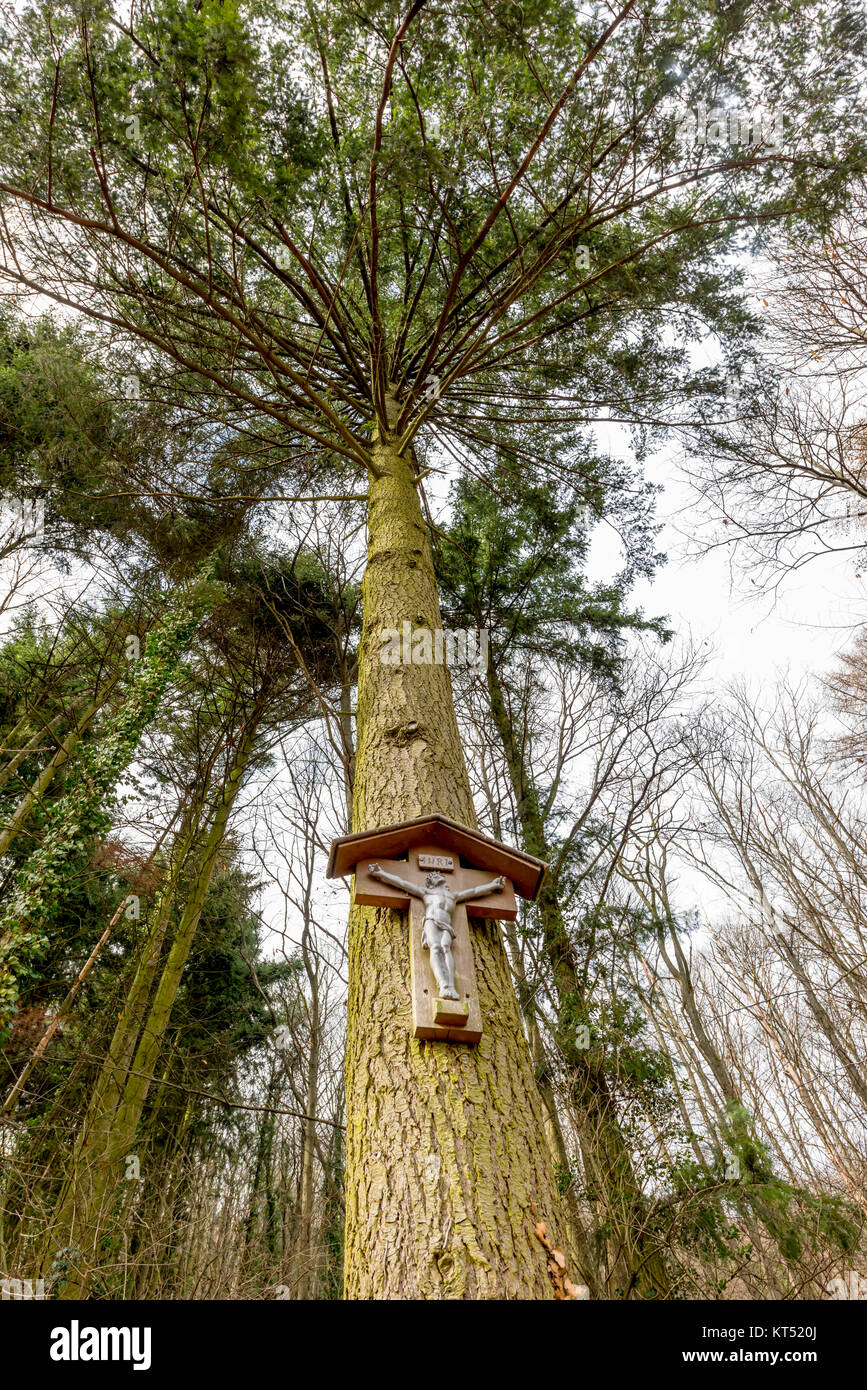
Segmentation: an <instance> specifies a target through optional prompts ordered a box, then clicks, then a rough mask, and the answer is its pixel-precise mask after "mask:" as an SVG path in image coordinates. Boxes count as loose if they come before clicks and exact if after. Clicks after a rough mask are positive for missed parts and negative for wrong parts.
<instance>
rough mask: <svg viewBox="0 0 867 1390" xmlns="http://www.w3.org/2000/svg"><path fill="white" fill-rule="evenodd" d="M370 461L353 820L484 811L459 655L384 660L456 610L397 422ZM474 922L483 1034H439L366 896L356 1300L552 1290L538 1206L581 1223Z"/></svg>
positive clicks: (351, 1161) (508, 996) (405, 959)
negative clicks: (446, 599) (474, 785)
mask: <svg viewBox="0 0 867 1390" xmlns="http://www.w3.org/2000/svg"><path fill="white" fill-rule="evenodd" d="M371 473H372V476H371V482H370V493H369V520H368V526H369V549H368V560H367V568H366V572H365V576H364V585H363V598H364V621H363V629H362V641H361V659H360V669H359V688H358V752H357V757H356V766H355V779H354V796H353V828H354V829H355V830H361V829H370V828H372V827H375V826H377V825H384V824H388V823H390V822H394V821H399V820H405V819H409V818H411V817H414V816H419V815H423V814H427V813H431V812H441V813H443V814H446V815H449V816H453V817H455V818H456V819H457V820H460V821H463V822H464V823H466V824H467V825H470V826H474V825H475V814H474V810H473V803H472V797H471V794H470V786H469V778H468V775H467V769H466V764H465V761H464V755H463V749H462V746H461V741H460V736H459V733H458V726H457V719H456V716H455V710H454V703H453V699H452V691H451V682H450V677H449V672H448V669H447V668H446V667H445V666H444V665H443V666H437V665H435V664H431V665H386V664H384V663H382V662H381V660H380V653H381V650H382V648H381V634H382V631H383V630H384V629H397V630H398V631H399V630H400V629H401V624H402V623H403V622H404V620H408V621H409V622H410V623H411V624H412V625H413V627H427V628H429V629H431V630H435V629H437V628H439V627H440V626H441V617H440V607H439V596H438V593H437V586H436V580H435V576H434V569H433V562H432V558H431V551H430V545H429V541H428V537H427V533H426V531H425V527H424V523H423V520H422V514H421V508H420V505H419V499H418V494H417V491H416V486H415V480H414V476H413V471H412V467H411V464H410V462H409V460H408V459H407V458H406V457H402V456H400V455H399V453H398V451H397V448H396V445H395V442H394V441H393V439H391V438H390V437H388V436H386V437H380V438H379V439H378V441H377V442H376V443H375V444H374V446H373V451H372V470H371ZM471 931H472V941H473V953H474V958H475V967H476V975H477V980H478V987H479V996H480V1001H481V1009H482V1018H483V1021H484V1033H483V1035H482V1039H481V1042H480V1043H479V1044H478V1045H476V1046H468V1045H465V1044H460V1043H457V1044H456V1043H447V1042H442V1043H441V1042H423V1041H419V1040H417V1039H415V1038H414V1037H413V1036H412V1013H411V999H410V979H409V944H408V924H407V915H406V913H403V912H396V911H393V910H391V909H387V908H368V907H356V908H354V909H353V910H352V913H351V916H350V928H349V1017H348V1036H347V1059H346V1099H347V1153H346V1193H347V1195H346V1245H345V1294H346V1297H347V1298H352V1299H411V1298H424V1299H489V1298H508V1299H534V1298H542V1299H544V1298H552V1297H553V1286H552V1284H551V1282H550V1279H549V1275H548V1273H547V1269H546V1261H547V1257H546V1254H545V1251H544V1250H543V1248H542V1246H541V1245H540V1244H539V1242H538V1240H537V1239H536V1237H535V1235H534V1226H535V1224H536V1220H537V1219H539V1218H541V1219H542V1220H544V1221H546V1223H547V1225H548V1228H549V1231H550V1232H551V1234H552V1238H553V1240H554V1241H555V1243H557V1241H558V1240H559V1239H561V1233H562V1231H563V1229H564V1223H563V1221H562V1218H561V1211H560V1197H559V1194H558V1192H557V1190H556V1185H555V1181H554V1174H553V1171H552V1163H551V1159H550V1155H549V1152H548V1146H547V1142H546V1137H545V1120H544V1111H543V1107H542V1105H541V1102H540V1099H539V1095H538V1091H537V1088H536V1083H535V1080H534V1077H533V1068H532V1063H531V1059H530V1053H529V1048H528V1046H527V1042H526V1038H525V1036H524V1033H523V1030H522V1028H521V1018H520V1013H519V1011H518V1005H517V1001H516V998H515V993H514V990H513V988H512V982H511V978H510V974H509V966H508V961H507V958H506V953H505V949H504V947H503V941H502V937H501V935H500V930H499V927H498V925H497V923H496V922H482V923H479V924H476V923H474V924H473V926H472V927H471ZM534 1204H535V1208H536V1210H537V1211H538V1218H536V1217H534V1214H533V1206H534Z"/></svg>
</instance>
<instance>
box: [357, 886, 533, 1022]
mask: <svg viewBox="0 0 867 1390" xmlns="http://www.w3.org/2000/svg"><path fill="white" fill-rule="evenodd" d="M367 872H368V873H369V874H370V876H371V878H378V879H380V880H381V881H382V882H383V883H388V884H390V885H391V887H392V888H399V889H400V890H401V892H402V893H409V894H410V896H411V897H413V898H421V901H422V902H423V903H424V921H423V922H422V933H421V944H422V946H424V948H425V950H426V951H430V963H431V967H432V969H433V973H434V975H435V976H436V982H437V985H438V986H439V991H440V998H441V999H460V995H459V994H458V992H457V990H456V989H455V958H454V956H453V955H452V942H453V941H454V939H455V936H456V935H457V933H456V931H455V929H454V927H453V926H452V914H453V913H454V910H455V907H456V906H457V904H458V903H465V902H468V901H469V900H470V899H471V898H484V897H486V896H487V894H488V893H499V892H500V891H501V890H502V889H503V888H505V886H506V880H505V879H504V878H495V879H494V880H493V881H492V882H491V883H482V884H480V885H479V887H478V888H464V889H462V891H461V892H459V893H453V892H452V890H451V889H450V888H449V885H448V881H447V879H446V877H445V875H444V874H441V873H438V872H436V871H434V872H433V873H429V874H428V876H427V878H426V879H425V886H424V888H422V887H421V885H420V884H418V883H410V881H409V879H406V878H398V876H397V874H389V873H386V871H385V869H381V868H380V867H379V865H378V864H368V866H367Z"/></svg>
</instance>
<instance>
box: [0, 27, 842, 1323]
mask: <svg viewBox="0 0 867 1390" xmlns="http://www.w3.org/2000/svg"><path fill="white" fill-rule="evenodd" d="M261 14H262V16H263V17H265V18H266V19H267V21H268V22H267V23H266V24H257V22H256V21H257V20H258V19H259V18H260V12H259V10H258V8H257V6H256V5H255V4H251V5H249V6H247V7H244V8H242V7H240V6H238V7H237V8H236V7H235V6H230V5H220V4H217V3H214V0H204V3H202V4H201V5H199V6H197V7H195V8H189V7H187V6H186V5H184V4H181V3H179V0H156V3H154V4H151V5H148V6H146V8H145V9H144V10H142V11H137V12H136V14H135V15H134V16H133V17H132V18H131V19H130V20H128V21H127V20H126V19H120V18H119V17H116V16H115V15H114V14H113V12H112V11H111V9H110V8H109V7H108V6H107V5H105V4H104V3H97V4H96V5H95V6H93V7H90V6H88V7H87V8H80V7H79V6H78V5H77V4H75V3H61V4H58V5H56V6H53V7H52V8H51V9H50V10H44V9H42V8H36V7H29V8H25V9H24V10H23V11H22V12H21V13H20V14H18V15H16V16H14V17H13V18H12V19H10V21H9V22H8V26H7V32H6V33H4V39H5V40H7V44H6V48H7V54H8V58H7V59H5V60H4V65H3V69H2V79H3V81H4V85H5V88H6V92H7V103H8V106H7V111H8V112H9V113H10V114H9V115H5V116H4V117H3V121H4V124H3V130H2V134H3V137H4V155H3V158H2V167H0V191H2V193H3V195H4V198H5V199H6V200H8V205H9V215H8V217H7V219H6V221H5V224H4V232H3V244H4V247H5V252H6V263H5V270H4V271H3V274H4V275H5V276H6V278H7V280H8V281H9V282H10V283H12V284H14V285H15V286H16V287H17V288H19V289H22V290H31V291H32V290H37V289H38V290H40V291H42V292H44V293H46V294H48V295H49V296H51V297H52V298H53V299H54V300H55V301H56V302H57V303H61V304H64V305H66V306H69V307H71V308H74V309H78V310H80V311H81V312H82V313H85V314H88V315H91V316H93V317H96V318H97V319H99V321H101V322H102V323H103V324H104V325H105V326H106V329H107V330H110V331H111V332H113V333H114V335H115V336H116V340H117V352H118V363H119V366H120V364H121V363H123V364H124V369H125V370H127V371H129V370H132V362H133V356H132V354H133V352H137V353H138V355H139V357H140V358H141V366H140V369H139V370H140V373H141V375H142V377H143V378H144V382H143V388H142V389H143V392H144V394H145V396H147V394H148V391H150V392H151V394H156V393H164V392H168V393H173V394H175V396H176V399H178V400H181V401H183V402H184V404H185V407H186V408H187V409H188V410H189V411H196V412H198V414H199V416H200V417H201V418H203V419H207V420H210V421H212V422H215V423H216V424H217V425H218V426H219V427H221V428H223V429H225V430H226V431H228V432H231V431H233V430H237V431H240V432H243V437H244V438H245V440H246V443H247V445H248V448H249V449H251V450H252V449H253V448H254V447H255V448H257V449H259V450H261V452H262V456H263V459H266V460H267V461H268V462H269V463H273V461H274V459H275V457H276V458H277V459H279V460H280V461H281V463H282V464H283V465H284V466H285V474H286V475H287V476H288V477H289V478H291V480H292V486H291V487H290V489H289V490H288V491H282V490H278V494H277V495H282V496H283V497H285V498H292V497H302V498H305V499H308V500H310V501H312V502H314V503H315V501H316V500H317V499H319V498H322V497H323V496H349V497H354V496H357V495H358V494H357V492H356V489H357V488H358V487H359V486H362V487H365V486H366V500H367V517H368V551H367V569H366V573H365V578H364V588H363V601H364V630H363V634H362V641H361V649H360V666H359V691H358V710H357V716H358V717H357V756H356V763H355V776H354V793H353V825H354V827H355V828H356V829H362V828H369V827H371V826H373V825H376V824H381V823H383V822H389V821H394V820H395V819H402V818H405V817H410V816H414V815H417V814H419V813H421V812H430V811H444V812H446V813H447V814H450V815H456V816H457V817H459V818H460V819H462V820H464V821H466V822H467V823H468V824H470V825H472V824H473V823H474V819H475V816H474V810H473V805H472V799H471V796H470V790H469V781H468V777H467V772H466V767H465V764H464V758H463V752H462V749H461V744H460V739H459V736H458V730H457V724H456V720H455V715H454V709H453V705H452V697H451V691H450V687H449V681H448V675H447V673H446V672H445V671H444V669H443V668H441V667H437V666H435V665H431V666H427V667H423V666H412V667H395V666H391V667H389V666H385V665H383V664H381V663H380V661H379V654H380V650H381V647H380V632H381V630H382V629H383V628H389V629H393V628H398V629H399V628H400V627H401V625H402V623H403V622H404V621H408V622H410V623H411V624H414V625H424V626H427V627H430V628H437V627H439V626H440V613H439V603H438V595H437V588H436V583H435V577H434V572H433V565H432V561H431V554H430V544H429V539H428V535H427V532H426V528H425V524H424V519H423V513H422V508H421V505H420V500H419V491H418V488H419V483H420V481H421V475H422V473H423V470H424V468H425V467H430V466H433V465H434V463H435V457H434V451H435V450H436V449H437V448H438V447H439V446H440V443H442V444H443V445H444V446H445V447H446V448H447V449H457V450H460V449H462V448H464V447H466V446H467V445H468V444H470V445H473V446H478V445H484V444H485V443H487V442H490V441H491V440H496V439H503V438H506V437H509V436H512V435H514V434H515V432H516V431H515V428H514V427H515V425H516V422H518V423H520V422H521V421H524V420H526V419H527V418H528V417H529V418H531V419H533V420H535V421H536V422H539V423H541V424H543V425H547V426H548V430H549V434H548V438H547V440H546V443H545V453H544V456H543V458H541V459H540V458H539V457H538V455H537V454H535V453H531V454H530V455H529V456H528V454H527V451H526V449H525V448H523V447H522V443H521V440H520V438H518V439H517V440H516V443H515V448H516V456H517V457H518V458H519V459H521V461H522V462H523V464H524V466H525V467H526V468H527V469H528V470H529V472H530V474H531V475H532V476H535V475H536V474H537V473H538V472H540V471H541V472H544V471H546V470H547V469H548V468H549V467H551V464H550V463H549V460H550V458H551V457H552V456H553V455H554V454H555V452H556V451H557V450H558V446H559V445H560V442H561V433H560V432H561V430H562V428H563V426H564V424H570V423H572V424H574V423H583V422H585V421H586V420H587V419H588V417H591V418H592V417H594V416H595V415H597V414H601V413H605V414H609V413H610V414H612V415H614V416H615V417H617V418H625V419H628V420H629V421H630V422H631V423H633V424H635V425H637V426H639V427H640V426H642V425H644V426H648V427H652V426H653V425H654V423H655V422H656V421H658V420H659V419H660V417H661V416H663V415H665V414H666V399H667V395H668V393H669V392H670V391H671V390H672V388H673V387H675V386H677V387H678V389H680V390H682V391H685V392H686V393H687V394H689V395H690V396H692V397H698V396H700V394H701V392H702V389H703V384H702V380H701V377H700V374H699V376H698V377H696V374H695V373H694V372H693V371H692V370H691V368H690V365H689V354H688V344H689V341H690V340H691V338H692V337H693V336H694V335H695V331H696V326H697V324H700V325H707V326H708V327H711V326H712V327H713V330H714V331H716V332H719V333H720V334H721V335H722V336H723V337H725V338H726V339H727V341H728V342H729V343H732V342H740V341H742V340H743V338H744V337H745V336H746V335H748V333H749V326H750V325H749V321H748V316H747V315H746V314H745V312H744V309H743V306H742V305H741V303H740V302H739V299H738V296H737V293H736V291H735V282H736V280H737V274H736V272H735V271H731V272H730V273H726V272H724V271H722V270H721V268H720V266H721V262H720V259H719V257H720V253H721V252H722V251H723V250H724V249H725V248H727V247H729V246H731V245H732V244H733V239H734V238H735V236H736V234H737V233H738V231H740V230H741V229H745V228H748V227H749V226H751V225H754V224H755V223H756V221H763V220H766V219H768V218H773V217H777V216H794V217H796V218H799V217H805V218H809V217H810V216H811V215H814V214H815V215H818V214H819V212H820V209H822V208H823V207H824V206H827V205H829V204H830V203H832V202H833V201H834V199H835V198H836V197H837V195H838V192H839V187H840V183H841V178H840V175H841V170H842V171H845V169H846V168H847V167H848V166H849V165H850V164H851V162H852V160H853V159H856V158H858V157H860V148H861V140H860V134H859V132H858V131H857V130H852V131H846V132H845V133H844V134H843V143H844V144H845V149H844V150H843V151H842V158H839V157H838V158H836V159H831V158H829V157H828V156H827V155H825V154H824V153H823V152H822V149H821V145H822V141H823V139H826V138H827V136H828V133H829V132H830V131H834V132H835V133H836V134H837V136H838V138H840V136H841V132H840V120H841V117H840V103H839V101H837V102H833V103H832V102H831V101H830V100H827V99H825V100H824V101H823V96H822V93H823V91H824V92H830V91H833V92H834V94H835V96H838V97H839V95H840V93H841V90H843V89H844V88H845V86H846V84H847V83H849V84H853V83H857V80H858V68H859V55H860V52H861V49H862V45H863V34H862V32H861V28H860V24H859V20H858V19H857V18H856V17H855V16H854V15H853V13H852V12H851V11H845V10H843V9H842V8H840V9H838V8H837V7H836V6H834V7H831V8H830V9H829V10H825V9H820V10H817V11H816V12H815V13H813V12H812V10H811V9H810V7H809V6H805V7H796V8H794V9H790V10H787V11H786V12H785V13H781V12H780V11H779V10H778V9H774V10H773V11H771V12H769V13H768V14H767V15H766V14H764V12H760V13H754V12H752V11H747V10H745V9H744V8H742V7H736V8H735V9H733V10H728V9H727V10H725V11H721V10H720V9H719V7H718V6H716V4H714V3H708V4H707V6H706V7H705V6H702V7H700V10H699V14H700V17H701V22H700V23H697V22H695V16H693V15H691V16H690V17H689V19H688V20H686V19H685V18H684V16H683V12H682V9H681V7H680V5H679V4H678V3H675V2H674V0H672V2H671V3H661V4H658V5H653V6H650V7H647V8H646V10H640V9H639V6H638V4H637V3H636V0H627V3H626V4H624V5H623V7H622V8H621V9H620V10H619V11H618V12H617V13H615V14H614V15H613V17H612V16H610V15H609V14H608V13H607V12H605V13H604V14H601V13H600V14H597V13H596V11H595V10H591V12H589V13H583V12H582V13H581V14H578V13H576V12H575V11H574V10H573V9H572V8H571V7H569V6H562V5H560V4H558V3H555V2H554V0H546V3H543V4H542V5H541V6H537V7H536V8H535V9H534V10H533V12H532V14H531V15H529V16H528V15H525V13H524V11H522V10H515V9H513V8H512V7H508V6H504V7H503V9H502V11H497V12H495V13H492V12H491V10H490V8H489V7H484V6H483V7H480V8H478V9H476V8H472V7H471V8H470V9H466V8H464V9H454V8H453V7H451V6H449V5H444V6H442V7H441V8H437V7H435V6H434V5H432V4H426V3H425V0H415V2H414V3H413V4H412V5H411V6H410V7H409V8H408V9H407V10H406V11H405V12H403V11H400V10H396V9H395V7H394V5H393V3H390V0H387V2H386V3H374V4H372V5H370V6H369V7H368V8H366V9H365V10H363V11H360V12H359V11H357V10H355V9H352V8H351V7H344V6H342V5H340V6H337V7H335V8H334V9H333V10H332V11H331V12H330V13H329V14H327V15H321V14H319V13H318V12H317V11H316V10H315V9H314V8H313V7H308V6H307V5H305V4H302V3H297V4H295V3H290V4H288V5H286V6H285V7H284V8H283V9H281V10H280V11H279V12H276V13H275V12H274V11H273V9H272V8H271V7H264V8H263V10H262V12H261ZM793 53H794V54H796V55H797V56H796V58H795V59H794V60H793V57H792V54H793ZM46 55H50V56H48V57H46ZM290 71H296V72H298V73H299V82H298V83H297V84H295V83H293V82H292V81H291V79H290V78H289V77H288V76H287V74H288V73H289V72H290ZM756 84H758V85H760V86H761V89H762V91H763V93H764V94H765V99H766V101H767V103H768V104H769V105H770V106H774V105H775V104H778V105H779V106H780V108H782V107H783V106H784V107H785V114H786V117H787V119H788V123H789V124H788V132H787V133H788V141H789V143H788V145H787V146H786V148H785V149H781V148H780V147H779V144H778V142H777V140H776V137H775V134H774V132H776V131H777V125H776V124H775V126H774V132H771V131H770V130H765V129H764V127H761V122H759V123H758V127H761V128H760V129H759V128H757V134H756V137H755V139H753V141H752V143H749V144H747V143H745V142H741V143H740V144H738V145H737V146H736V147H735V148H734V149H731V148H729V149H720V148H719V147H718V146H716V145H711V144H708V143H707V141H706V140H704V139H703V138H699V137H698V136H697V134H696V131H695V128H694V127H695V108H696V107H697V104H698V103H699V102H705V103H706V102H708V101H715V100H719V101H720V102H726V101H727V102H729V103H730V104H733V103H738V102H740V103H741V104H743V103H746V102H749V101H751V100H752V92H753V91H754V89H755V85H756ZM853 90H854V88H853ZM817 94H818V95H817ZM847 109H848V110H849V112H850V113H851V112H854V113H857V112H858V111H859V105H858V102H857V100H853V101H851V102H850V103H849V104H848V108H847ZM690 113H691V114H692V116H693V134H692V135H691V136H690V135H689V134H687V133H685V132H686V129H687V126H688V125H689V122H688V121H686V122H684V120H682V119H681V117H686V116H687V115H689V114H690ZM853 119H854V120H855V121H856V123H857V121H858V119H859V118H858V117H857V116H855V117H854V118H853ZM754 124H755V123H754ZM817 149H818V150H819V153H817V152H816V150H817ZM133 343H143V344H144V345H145V347H144V349H143V350H142V349H134V348H133V347H132V344H133ZM555 345H558V346H557V352H556V353H555V352H554V347H555ZM588 349H590V351H589V352H588V351H587V350H588ZM593 349H595V351H594V350H593ZM124 354H126V356H124ZM167 369H168V371H167ZM591 402H592V405H591V404H590V403H591ZM668 413H669V414H671V413H675V412H673V411H669V412H668ZM255 467H256V465H255V463H253V464H251V466H250V469H249V472H248V478H249V482H248V484H247V487H248V491H249V493H250V494H255V491H256V486H257V483H258V481H259V480H258V479H257V477H256V472H255ZM569 467H570V460H569V457H568V452H567V453H566V454H564V457H563V458H562V460H561V461H559V462H558V463H557V465H556V468H557V469H559V470H561V471H565V472H568V470H569ZM175 486H176V490H177V491H178V493H179V494H180V495H184V493H186V492H187V491H188V490H189V489H188V488H186V487H185V486H184V485H183V484H182V485H181V486H180V487H178V485H177V484H176V485H175ZM227 491H228V490H227V489H226V488H225V487H221V486H219V485H218V486H217V487H216V488H215V489H214V490H213V491H211V492H210V493H208V494H206V498H207V500H208V501H209V503H210V504H213V503H215V502H217V501H218V500H219V498H220V497H221V496H223V497H227ZM233 493H235V489H233ZM235 495H237V494H236V493H235ZM260 495H261V494H260ZM402 943H403V931H402V926H401V923H400V920H399V917H398V916H397V915H396V914H394V913H390V912H387V911H385V910H382V911H377V912H373V911H372V910H370V909H364V910H359V911H357V912H356V913H355V914H354V915H353V919H352V924H351V946H350V1016H349V1039H348V1063H347V1109H348V1119H349V1124H348V1136H347V1154H346V1162H347V1185H348V1191H349V1193H350V1201H349V1203H348V1205H347V1242H346V1279H347V1285H346V1286H347V1292H348V1293H349V1294H350V1295H351V1296H353V1297H360V1296H402V1297H407V1296H413V1295H418V1294H422V1293H423V1294H425V1295H427V1296H429V1297H503V1296H506V1297H542V1296H544V1295H545V1293H546V1292H550V1287H549V1284H548V1279H547V1274H546V1271H545V1254H544V1251H543V1250H542V1248H541V1247H540V1245H539V1243H538V1242H537V1241H536V1240H535V1239H534V1236H533V1231H532V1224H531V1210H532V1207H533V1204H534V1202H535V1204H536V1206H537V1209H538V1210H539V1212H540V1213H541V1215H542V1216H543V1217H544V1218H545V1219H546V1220H548V1221H550V1222H551V1224H552V1226H553V1227H554V1229H555V1231H556V1229H557V1228H558V1226H559V1213H558V1197H557V1193H556V1191H555V1189H554V1185H553V1180H552V1176H551V1173H550V1168H549V1164H548V1159H547V1154H546V1150H545V1146H544V1143H543V1142H542V1140H541V1138H540V1135H541V1133H542V1118H541V1114H542V1112H541V1107H540V1103H539V1099H538V1094H537V1092H536V1088H535V1085H534V1082H533V1077H532V1069H531V1064H530V1058H529V1053H528V1050H527V1046H526V1042H525V1040H524V1037H523V1035H522V1033H521V1029H520V1022H519V1015H518V1010H517V1006H516V1003H515V1000H514V996H513V993H512V990H511V988H510V985H509V976H508V969H507V962H506V957H505V954H504V950H503V946H502V941H501V938H500V936H499V934H498V933H497V932H492V931H480V932H479V933H477V935H476V938H475V951H476V956H477V971H478V975H479V978H480V982H481V990H482V995H481V999H482V1008H483V1012H484V1013H485V1016H486V1033H485V1041H484V1042H483V1044H482V1046H481V1047H479V1048H477V1049H475V1050H473V1051H468V1050H466V1049H454V1048H452V1047H449V1046H448V1045H445V1046H443V1045H435V1046H431V1045H424V1046H420V1045H418V1044H416V1043H413V1042H412V1041H411V1040H410V1039H409V1038H408V1035H407V1030H406V1028H405V1025H404V1023H403V1021H402V1019H403V1013H404V1012H405V1009H406V999H407V993H408V991H407V978H408V963H407V961H406V958H405V951H404V948H403V944H402ZM374 1020H376V1021H377V1022H376V1023H374ZM482 1097H488V1098H489V1099H488V1100H487V1102H483V1101H482V1100H481V1098H482ZM504 1115H505V1116H508V1124H507V1125H505V1126H504V1125H503V1122H502V1117H503V1116H504ZM431 1149H433V1153H432V1155H431V1156H432V1160H435V1163H433V1164H432V1165H428V1164H427V1163H426V1161H425V1159H426V1156H427V1155H428V1154H429V1153H430V1152H431ZM410 1152H411V1153H412V1154H413V1156H414V1159H415V1161H408V1153H410ZM434 1167H435V1168H436V1176H430V1174H433V1172H434ZM425 1175H428V1176H425Z"/></svg>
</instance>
